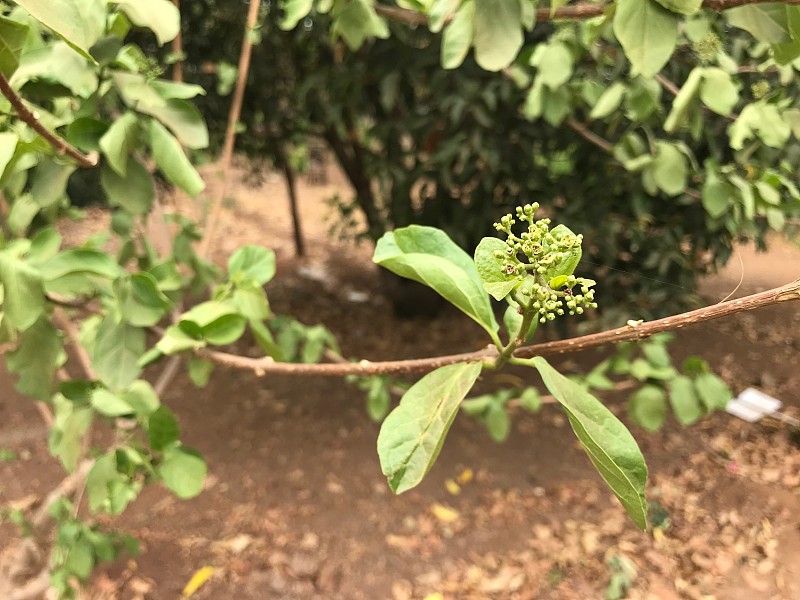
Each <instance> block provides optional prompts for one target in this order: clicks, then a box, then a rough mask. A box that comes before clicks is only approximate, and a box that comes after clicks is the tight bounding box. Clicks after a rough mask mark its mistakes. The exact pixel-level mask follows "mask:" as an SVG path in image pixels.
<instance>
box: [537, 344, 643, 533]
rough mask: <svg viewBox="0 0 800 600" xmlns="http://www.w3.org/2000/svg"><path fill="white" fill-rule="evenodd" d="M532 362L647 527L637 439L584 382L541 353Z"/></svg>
mask: <svg viewBox="0 0 800 600" xmlns="http://www.w3.org/2000/svg"><path fill="white" fill-rule="evenodd" d="M531 363H532V364H533V365H534V366H535V367H536V368H537V369H538V370H539V374H540V375H541V376H542V379H543V380H544V384H545V385H546V386H547V389H548V390H550V393H551V394H553V396H555V397H556V399H557V400H558V401H559V402H560V403H561V405H562V406H563V407H564V409H565V410H566V412H567V417H568V418H569V422H570V424H571V425H572V429H573V431H574V432H575V435H576V436H577V437H578V439H579V440H580V442H581V444H582V445H583V447H584V449H585V450H586V453H587V454H588V455H589V459H590V460H591V461H592V463H593V464H594V466H595V468H596V469H597V471H598V473H600V476H601V477H602V478H603V479H604V480H605V482H606V483H607V484H608V485H609V487H610V488H611V490H612V491H613V492H614V494H616V496H617V498H619V501H620V502H621V503H622V506H623V507H624V508H625V510H626V511H628V514H629V515H630V516H631V518H632V519H633V520H634V522H635V523H636V524H637V525H638V526H639V527H641V528H642V529H647V502H646V500H645V484H646V483H647V465H646V464H645V462H644V457H643V456H642V452H641V451H640V450H639V446H638V445H637V444H636V440H634V439H633V436H632V435H631V433H630V432H629V431H628V429H627V428H626V427H625V425H623V424H622V423H621V422H620V420H619V419H617V417H615V416H614V413H612V412H611V411H610V410H608V408H606V407H605V406H603V404H602V403H601V402H600V401H599V400H598V399H597V398H595V397H594V396H592V395H591V394H590V393H589V392H587V391H586V390H585V389H584V388H583V387H581V385H579V384H577V383H575V382H574V381H572V380H570V379H567V378H566V377H564V376H563V375H562V374H561V373H559V372H558V371H556V370H555V369H554V368H553V367H551V366H550V364H549V363H548V362H547V361H546V360H545V359H544V358H542V357H541V356H537V357H536V358H534V359H533V360H532V361H531Z"/></svg>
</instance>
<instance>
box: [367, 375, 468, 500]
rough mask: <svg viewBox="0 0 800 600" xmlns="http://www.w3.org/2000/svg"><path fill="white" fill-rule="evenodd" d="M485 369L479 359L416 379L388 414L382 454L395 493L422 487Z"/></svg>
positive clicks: (380, 437) (380, 438)
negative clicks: (467, 398)
mask: <svg viewBox="0 0 800 600" xmlns="http://www.w3.org/2000/svg"><path fill="white" fill-rule="evenodd" d="M480 373H481V365H480V363H461V364H456V365H450V366H447V367H442V368H440V369H437V370H436V371H433V372H432V373H429V374H428V375H426V376H425V377H423V378H422V379H420V380H419V381H418V382H417V383H415V384H414V385H413V386H412V387H411V388H410V389H409V390H408V391H407V392H406V393H405V395H404V396H403V398H402V400H401V401H400V405H399V406H398V407H397V408H395V409H394V410H393V411H392V412H391V413H390V414H389V416H388V417H386V419H385V420H384V422H383V425H382V426H381V431H380V434H379V435H378V456H379V457H380V461H381V468H382V470H383V474H384V475H386V477H387V479H388V481H389V486H390V487H391V488H392V490H393V491H394V492H395V493H396V494H400V493H402V492H404V491H406V490H409V489H411V488H413V487H415V486H416V485H418V484H419V482H420V481H422V478H423V477H424V476H425V474H426V473H427V472H428V471H429V470H430V469H431V467H432V466H433V463H434V462H435V461H436V458H437V457H438V456H439V452H440V451H441V449H442V444H444V439H445V437H446V436H447V432H448V431H449V429H450V426H451V425H452V423H453V419H454V418H455V416H456V414H457V413H458V407H459V405H460V404H461V401H462V400H463V399H464V398H465V396H466V395H467V393H468V392H469V390H470V389H471V388H472V386H473V384H474V383H475V380H476V379H477V378H478V375H480Z"/></svg>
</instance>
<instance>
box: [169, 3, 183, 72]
mask: <svg viewBox="0 0 800 600" xmlns="http://www.w3.org/2000/svg"><path fill="white" fill-rule="evenodd" d="M172 3H173V4H174V5H175V8H177V9H178V12H180V10H181V0H172ZM182 29H183V28H182V27H181V28H179V29H178V35H176V36H175V39H173V40H172V54H174V55H175V58H176V59H178V58H179V57H182V55H183V31H182ZM172 80H173V81H177V82H178V83H182V82H183V58H180V59H179V60H176V61H175V62H174V63H172Z"/></svg>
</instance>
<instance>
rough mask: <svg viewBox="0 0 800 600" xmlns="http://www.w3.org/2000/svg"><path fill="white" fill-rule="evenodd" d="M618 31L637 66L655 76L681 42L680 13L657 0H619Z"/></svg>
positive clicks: (615, 23)
mask: <svg viewBox="0 0 800 600" xmlns="http://www.w3.org/2000/svg"><path fill="white" fill-rule="evenodd" d="M614 34H615V35H616V36H617V39H618V40H619V41H620V43H621V44H622V48H623V50H625V56H627V57H628V60H630V61H631V64H632V65H633V67H634V69H635V70H636V71H637V72H639V73H640V74H642V75H643V76H645V77H653V76H654V75H655V74H656V73H658V72H659V71H660V70H661V69H662V68H663V67H664V65H666V64H667V61H669V59H670V57H671V56H672V53H673V52H674V51H675V46H676V45H677V42H678V17H677V16H676V15H674V14H673V13H671V12H669V11H668V10H666V9H665V8H664V7H663V6H661V5H660V4H658V3H657V2H656V1H655V0H617V10H616V12H615V13H614Z"/></svg>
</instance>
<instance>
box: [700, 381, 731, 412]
mask: <svg viewBox="0 0 800 600" xmlns="http://www.w3.org/2000/svg"><path fill="white" fill-rule="evenodd" d="M694 389H695V390H696V391H697V395H698V397H699V398H700V400H701V401H702V403H703V404H704V405H705V407H706V409H708V410H709V411H712V410H725V407H726V406H728V402H730V401H731V399H732V394H731V390H730V388H729V387H728V385H727V384H726V383H725V382H724V381H723V380H722V379H720V378H719V377H718V376H716V375H714V374H713V373H702V374H700V375H698V376H697V377H696V378H695V380H694Z"/></svg>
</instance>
